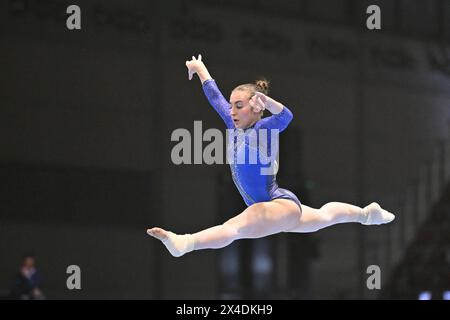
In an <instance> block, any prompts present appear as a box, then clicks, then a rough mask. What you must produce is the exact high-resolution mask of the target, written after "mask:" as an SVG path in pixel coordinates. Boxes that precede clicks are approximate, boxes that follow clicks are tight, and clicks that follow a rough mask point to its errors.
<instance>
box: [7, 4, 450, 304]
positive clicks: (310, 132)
mask: <svg viewBox="0 0 450 320" xmlns="http://www.w3.org/2000/svg"><path fill="white" fill-rule="evenodd" d="M70 4H77V5H79V6H80V8H81V11H82V29H81V30H78V31H69V30H67V28H66V26H65V21H66V18H67V16H68V15H67V14H66V13H65V9H66V8H67V6H68V5H70ZM370 4H378V5H379V6H380V8H381V12H382V30H378V31H369V30H367V28H366V26H365V21H366V18H367V14H366V8H367V6H368V5H370ZM0 17H1V19H0V49H1V51H0V52H1V53H0V58H1V61H2V67H1V73H0V75H1V76H0V84H1V86H0V88H1V89H0V97H1V99H0V101H1V102H0V106H1V107H0V133H1V134H0V143H1V146H2V148H1V149H0V177H1V179H0V181H1V182H0V188H1V191H2V192H1V201H0V288H4V291H6V290H7V288H8V286H9V283H10V280H11V277H12V276H13V275H14V273H16V272H17V268H18V265H19V263H20V258H21V256H22V255H23V254H24V253H26V252H33V253H34V254H35V256H36V260H37V263H38V266H39V268H40V269H41V270H42V272H43V274H44V279H45V281H44V283H45V284H44V289H45V291H46V294H47V296H48V297H49V298H62V299H78V298H86V299H98V298H106V299H123V298H125V299H137V298H143V299H155V298H156V299H196V298H198V299H217V298H255V297H256V298H261V297H264V298H288V299H290V298H293V299H297V298H304V299H305V298H306V299H375V298H377V297H381V296H382V295H381V292H380V291H379V290H368V289H367V287H366V278H367V276H368V275H367V273H366V268H367V267H368V266H369V265H374V264H375V265H379V266H380V267H381V270H382V281H383V288H392V287H394V285H393V284H392V283H393V282H395V279H392V275H393V274H394V270H395V268H396V267H398V266H399V265H400V263H401V261H402V259H403V257H404V256H405V254H406V252H407V251H406V250H407V248H408V245H409V244H410V243H411V242H413V239H414V237H415V236H417V235H418V233H419V231H418V230H419V226H420V225H421V224H420V223H421V222H422V221H426V217H427V216H428V213H430V212H431V211H432V208H433V205H434V204H435V203H438V202H439V201H441V199H442V195H443V191H444V190H445V189H444V186H445V185H446V181H447V180H446V178H447V177H448V171H446V168H448V167H445V163H446V159H447V160H448V158H446V155H448V153H446V150H448V149H446V146H448V139H449V120H450V106H449V98H450V91H449V87H450V62H449V60H450V54H449V49H448V48H449V47H448V42H449V40H450V23H449V22H448V21H450V3H449V2H448V1H439V0H435V1H427V2H423V1H411V0H410V1H401V0H392V1H352V0H345V1H344V0H342V1H335V0H320V1H312V0H302V1H295V2H294V1H278V2H276V3H273V2H269V1H264V0H254V1H247V2H245V4H244V3H241V2H238V1H216V2H214V4H211V3H210V2H209V1H202V0H196V1H181V0H178V1H171V2H165V3H150V2H148V1H140V0H134V1H127V2H124V1H81V0H80V1H77V2H76V3H72V2H70V3H69V2H68V1H63V0H61V1H55V0H53V1H50V0H44V1H32V0H2V1H1V2H0ZM199 53H201V54H202V55H203V60H204V61H205V64H206V66H207V67H208V69H209V71H210V73H211V75H212V76H213V77H214V78H215V79H216V81H217V82H218V85H219V87H220V88H221V90H222V92H223V93H224V95H225V97H228V96H229V93H230V92H231V90H232V89H233V88H234V87H235V86H236V85H238V84H241V83H246V82H251V81H253V80H255V79H257V78H258V77H260V76H264V77H267V78H268V79H269V80H270V81H271V92H270V95H271V96H272V97H274V98H275V99H277V100H279V101H281V102H283V103H284V104H286V105H287V106H289V108H290V109H291V110H292V112H293V114H294V120H293V122H292V123H291V124H290V126H289V128H288V129H287V130H286V131H285V132H284V133H283V135H282V137H281V145H282V146H281V152H280V165H281V167H280V171H279V174H278V176H279V184H280V186H282V187H285V188H287V189H290V190H292V191H293V192H294V193H296V194H297V196H298V197H299V199H300V200H301V201H302V202H303V203H305V204H307V205H309V206H313V207H320V206H322V205H323V204H325V203H327V202H330V201H341V202H349V203H354V204H356V205H360V206H365V205H367V204H369V203H370V202H372V201H377V202H379V203H380V204H381V205H382V206H383V207H385V208H387V209H388V210H390V211H392V212H394V213H396V214H397V219H396V220H395V222H394V223H393V224H391V225H389V226H382V227H364V226H361V225H359V224H358V225H356V224H348V225H337V226H333V227H331V228H328V229H325V230H321V231H319V232H317V233H314V234H280V235H275V236H272V237H268V238H265V239H258V240H252V241H248V240H243V241H238V242H236V243H233V244H232V245H231V246H229V247H227V248H225V249H223V250H218V251H213V250H207V251H199V252H194V253H192V254H189V255H186V256H185V257H183V258H180V259H174V258H172V257H171V256H170V255H169V254H168V253H167V252H166V251H165V249H164V248H163V247H162V246H161V244H160V243H158V242H157V241H155V240H153V239H150V238H149V237H148V236H147V235H146V233H145V230H146V228H147V227H150V226H155V225H160V226H163V227H166V228H168V229H170V230H173V231H174V232H177V233H186V232H194V231H198V230H200V229H203V228H206V227H209V226H212V225H214V224H218V223H221V222H223V221H225V220H227V219H229V218H230V217H232V216H234V215H236V214H237V213H239V212H240V211H242V210H243V209H244V208H245V206H244V204H243V201H242V200H241V198H240V196H239V194H238V192H237V190H236V189H235V187H234V185H233V183H232V181H231V179H230V173H229V168H228V167H227V165H206V164H203V165H180V166H176V165H174V164H172V162H171V159H170V152H171V149H172V148H173V146H174V145H175V144H176V143H175V142H172V141H170V136H171V133H172V132H173V130H175V129H177V128H186V129H188V130H190V131H192V132H193V126H194V121H195V120H202V126H203V130H206V129H208V128H219V129H221V130H223V129H225V128H224V125H223V124H222V122H221V119H220V118H219V117H218V116H217V115H216V114H215V112H214V110H213V109H212V108H211V107H210V106H209V105H208V103H207V101H206V99H205V97H204V96H203V93H202V90H201V86H200V84H199V81H198V80H197V78H195V79H193V80H192V81H188V79H187V72H186V67H185V65H184V63H185V61H186V60H187V59H190V57H191V56H192V55H197V54H199ZM204 145H206V144H204ZM434 164H436V168H438V169H437V170H438V171H436V172H437V174H436V175H433V172H434V171H429V168H435V167H433V165H434ZM430 170H433V169H430ZM433 179H434V180H433ZM428 187H429V188H428ZM421 188H422V189H421ZM427 188H428V189H427ZM421 190H422V191H421ZM421 192H422V193H421ZM422 194H425V195H426V199H421V198H420V197H421V196H422ZM419 207H420V210H419V209H417V208H419ZM445 212H446V213H445V215H446V216H447V220H446V221H448V211H445ZM446 248H447V247H445V246H444V249H442V250H444V251H445V250H447V249H446ZM445 252H447V251H445ZM71 264H75V265H79V266H80V267H81V270H82V285H83V289H82V290H81V291H69V290H67V288H66V284H65V281H66V278H67V276H68V275H67V274H66V268H67V266H68V265H71ZM445 266H447V267H448V264H447V265H444V268H445ZM449 274H450V273H449ZM405 281H406V282H407V283H406V284H403V287H401V288H403V289H404V290H397V291H395V290H392V291H389V292H392V294H391V295H389V294H386V296H385V297H389V298H390V297H394V298H395V297H412V296H413V295H414V294H416V292H415V291H414V290H415V289H409V287H408V283H410V282H411V281H413V280H411V279H409V278H408V279H407V280H405ZM439 281H441V280H439ZM442 281H443V280H442ZM449 287H450V286H449ZM424 289H426V288H424ZM381 291H383V290H381ZM394 291H395V292H396V293H397V295H395V294H394Z"/></svg>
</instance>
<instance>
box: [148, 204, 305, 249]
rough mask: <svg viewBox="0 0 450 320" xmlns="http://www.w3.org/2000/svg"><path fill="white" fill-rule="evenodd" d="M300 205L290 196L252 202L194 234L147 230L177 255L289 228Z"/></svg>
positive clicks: (295, 217) (296, 215)
mask: <svg viewBox="0 0 450 320" xmlns="http://www.w3.org/2000/svg"><path fill="white" fill-rule="evenodd" d="M300 217H301V211H300V208H299V207H298V206H297V205H296V204H295V203H294V202H293V201H290V200H286V199H275V200H272V201H269V202H260V203H255V204H253V205H251V206H249V207H248V208H247V209H245V210H244V211H243V212H242V213H241V214H239V215H237V216H236V217H234V218H231V219H230V220H228V221H226V222H225V223H224V224H222V225H218V226H215V227H211V228H209V229H205V230H202V231H200V232H197V233H194V234H184V235H178V234H175V233H173V232H170V231H166V230H164V229H161V228H152V229H149V230H147V233H148V234H149V235H151V236H153V237H155V238H157V239H159V240H161V241H162V242H163V244H164V245H165V246H166V247H167V249H168V250H169V252H170V253H171V254H172V255H173V256H175V257H179V256H182V255H183V254H185V253H187V252H190V251H192V250H201V249H218V248H223V247H225V246H227V245H229V244H230V243H232V242H233V241H234V240H238V239H249V238H261V237H265V236H268V235H272V234H275V233H279V232H283V231H286V230H290V229H292V228H293V227H295V226H297V225H298V224H299V221H300Z"/></svg>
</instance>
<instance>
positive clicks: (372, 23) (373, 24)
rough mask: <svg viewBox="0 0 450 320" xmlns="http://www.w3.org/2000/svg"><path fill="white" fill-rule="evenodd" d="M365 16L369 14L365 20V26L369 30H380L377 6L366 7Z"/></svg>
mask: <svg viewBox="0 0 450 320" xmlns="http://www.w3.org/2000/svg"><path fill="white" fill-rule="evenodd" d="M366 13H367V14H371V16H369V17H368V18H367V21H366V25H367V29H369V30H374V29H377V30H380V29H381V9H380V7H379V6H377V5H374V4H373V5H370V6H368V7H367V11H366Z"/></svg>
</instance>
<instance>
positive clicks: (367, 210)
mask: <svg viewBox="0 0 450 320" xmlns="http://www.w3.org/2000/svg"><path fill="white" fill-rule="evenodd" d="M394 218H395V216H394V215H393V214H392V213H390V212H389V211H386V210H384V209H382V208H381V207H380V206H379V205H378V203H376V202H372V203H371V204H369V205H368V206H366V207H364V208H360V207H358V206H354V205H351V204H348V203H343V202H328V203H327V204H325V205H323V206H322V207H321V208H320V209H314V208H311V207H309V206H307V205H304V204H302V217H301V219H300V223H299V224H298V225H297V226H296V227H294V228H292V229H290V230H288V232H315V231H317V230H320V229H323V228H325V227H329V226H332V225H335V224H338V223H348V222H357V223H361V224H364V225H379V224H384V223H389V222H391V221H392V220H394Z"/></svg>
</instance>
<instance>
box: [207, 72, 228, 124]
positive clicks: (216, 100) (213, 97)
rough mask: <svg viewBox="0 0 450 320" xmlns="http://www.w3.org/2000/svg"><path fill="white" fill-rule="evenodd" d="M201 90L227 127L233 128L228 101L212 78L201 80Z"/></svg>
mask: <svg viewBox="0 0 450 320" xmlns="http://www.w3.org/2000/svg"><path fill="white" fill-rule="evenodd" d="M203 92H204V93H205V95H206V98H207V99H208V101H209V103H210V104H211V105H212V106H213V108H214V109H215V110H216V111H217V113H218V114H219V115H220V117H221V118H222V119H223V121H224V122H225V124H226V126H227V128H228V129H232V128H234V123H233V119H232V118H231V115H230V103H229V102H228V101H227V100H226V99H225V98H224V96H223V95H222V93H221V92H220V90H219V88H218V87H217V84H216V82H215V81H214V79H209V80H206V81H205V82H203Z"/></svg>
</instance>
